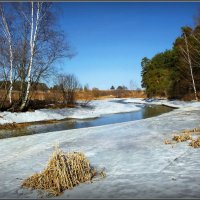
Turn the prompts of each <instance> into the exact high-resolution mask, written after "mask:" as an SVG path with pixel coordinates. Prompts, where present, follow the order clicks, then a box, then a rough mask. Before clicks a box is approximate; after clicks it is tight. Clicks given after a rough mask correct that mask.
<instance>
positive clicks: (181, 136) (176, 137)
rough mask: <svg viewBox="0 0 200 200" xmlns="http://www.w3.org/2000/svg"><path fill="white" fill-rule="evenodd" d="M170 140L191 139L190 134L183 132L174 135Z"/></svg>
mask: <svg viewBox="0 0 200 200" xmlns="http://www.w3.org/2000/svg"><path fill="white" fill-rule="evenodd" d="M172 140H175V141H176V142H185V141H187V140H192V136H191V134H189V133H185V134H183V135H175V136H174V137H173V138H172Z"/></svg>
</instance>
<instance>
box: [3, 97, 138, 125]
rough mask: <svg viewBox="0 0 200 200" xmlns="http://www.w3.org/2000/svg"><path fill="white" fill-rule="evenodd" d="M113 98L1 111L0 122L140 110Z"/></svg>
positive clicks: (56, 118)
mask: <svg viewBox="0 0 200 200" xmlns="http://www.w3.org/2000/svg"><path fill="white" fill-rule="evenodd" d="M115 100H116V99H112V100H96V101H92V102H91V103H90V104H89V105H90V107H89V108H87V107H78V108H63V109H40V110H36V111H34V112H22V113H11V112H1V113H0V124H6V123H13V122H16V123H22V122H34V121H43V120H61V119H64V118H76V119H87V118H95V117H100V116H101V115H103V114H113V113H122V112H131V111H137V110H140V108H139V107H136V106H135V105H134V104H132V105H126V104H119V103H117V102H115ZM117 100H119V99H117Z"/></svg>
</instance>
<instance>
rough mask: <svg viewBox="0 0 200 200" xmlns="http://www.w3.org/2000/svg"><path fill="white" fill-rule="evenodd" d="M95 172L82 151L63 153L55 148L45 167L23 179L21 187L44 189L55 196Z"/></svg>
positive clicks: (90, 178) (88, 179) (83, 180)
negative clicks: (41, 170)
mask: <svg viewBox="0 0 200 200" xmlns="http://www.w3.org/2000/svg"><path fill="white" fill-rule="evenodd" d="M96 174H97V172H96V170H95V169H94V168H92V167H91V166H90V162H89V160H88V159H87V158H86V157H85V155H84V154H83V153H79V152H73V153H64V152H62V151H61V150H59V149H58V148H56V150H55V152H54V153H53V155H52V158H51V159H50V161H49V163H48V165H47V168H46V169H45V170H44V171H43V172H41V173H36V174H34V175H32V176H31V177H29V178H28V179H26V180H24V181H23V183H22V187H27V188H32V189H44V190H46V191H47V192H49V193H51V194H53V195H55V196H57V195H59V194H61V193H62V192H63V191H64V190H65V189H72V188H73V187H74V186H76V185H78V184H79V183H83V182H86V181H91V180H92V178H93V177H94V176H95V175H96Z"/></svg>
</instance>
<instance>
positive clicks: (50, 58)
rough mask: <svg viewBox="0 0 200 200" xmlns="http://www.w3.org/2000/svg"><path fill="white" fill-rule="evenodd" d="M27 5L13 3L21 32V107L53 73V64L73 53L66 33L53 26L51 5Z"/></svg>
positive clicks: (54, 23)
mask: <svg viewBox="0 0 200 200" xmlns="http://www.w3.org/2000/svg"><path fill="white" fill-rule="evenodd" d="M29 5H30V4H29V3H28V4H27V3H26V4H24V3H22V4H21V5H18V6H16V9H17V11H18V13H19V16H20V17H21V21H22V23H21V24H22V31H23V37H21V38H20V40H19V41H20V42H19V47H20V49H21V52H20V53H21V55H22V56H21V57H22V58H21V59H19V62H18V73H19V77H20V78H21V81H22V85H21V90H22V92H21V106H20V110H25V109H26V107H27V106H28V102H29V99H30V97H31V94H30V92H31V90H33V89H34V88H35V87H36V86H37V84H38V83H39V81H41V80H42V79H45V78H47V77H48V76H49V75H50V74H51V73H52V72H53V68H54V63H55V62H56V61H58V60H60V59H62V58H72V57H73V56H74V54H73V53H72V52H71V48H70V46H69V44H68V42H66V39H65V35H64V34H63V33H62V31H61V30H60V29H58V27H57V25H56V16H55V14H54V13H53V11H52V10H51V8H52V4H51V3H42V2H37V3H33V2H31V7H30V6H29ZM28 8H29V9H28ZM28 44H29V45H28Z"/></svg>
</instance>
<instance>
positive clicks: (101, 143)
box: [0, 103, 200, 198]
mask: <svg viewBox="0 0 200 200" xmlns="http://www.w3.org/2000/svg"><path fill="white" fill-rule="evenodd" d="M197 104H198V103H195V107H192V106H191V105H190V106H189V107H187V106H185V107H184V108H180V109H176V110H173V111H172V112H169V113H165V114H163V115H160V116H157V117H152V118H147V119H143V120H138V121H132V122H125V123H119V124H113V125H105V126H99V127H91V128H82V129H76V130H67V131H58V132H49V133H44V134H36V135H31V136H22V137H16V138H8V139H2V140H0V146H1V151H0V158H1V159H0V178H1V183H0V197H1V198H38V197H39V196H38V193H37V191H35V190H32V191H31V190H27V189H21V188H20V185H21V182H22V180H23V179H25V178H27V177H29V176H31V175H32V174H33V173H36V172H40V171H42V170H43V169H44V168H45V166H46V164H47V161H48V159H49V156H50V155H51V154H52V152H53V149H54V146H55V144H56V143H58V142H59V144H60V148H61V149H62V150H64V151H82V152H84V153H85V154H86V156H87V157H88V158H89V159H90V161H91V163H92V164H93V165H94V166H97V167H99V168H101V167H105V169H106V174H107V177H106V178H104V179H102V180H100V181H94V182H93V183H91V184H80V185H79V186H77V187H75V188H74V189H73V190H66V191H65V192H64V193H63V194H62V195H61V196H59V197H57V198H195V197H196V198H199V197H200V183H199V179H200V168H199V166H200V159H199V153H200V149H194V148H192V147H189V146H188V143H187V142H184V143H178V144H176V145H174V146H172V145H165V144H164V140H165V139H171V137H172V136H173V133H175V132H179V131H182V130H184V129H192V128H195V127H198V126H199V125H200V120H199V119H200V107H199V106H197ZM186 105H187V104H186ZM172 147H173V148H172Z"/></svg>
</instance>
